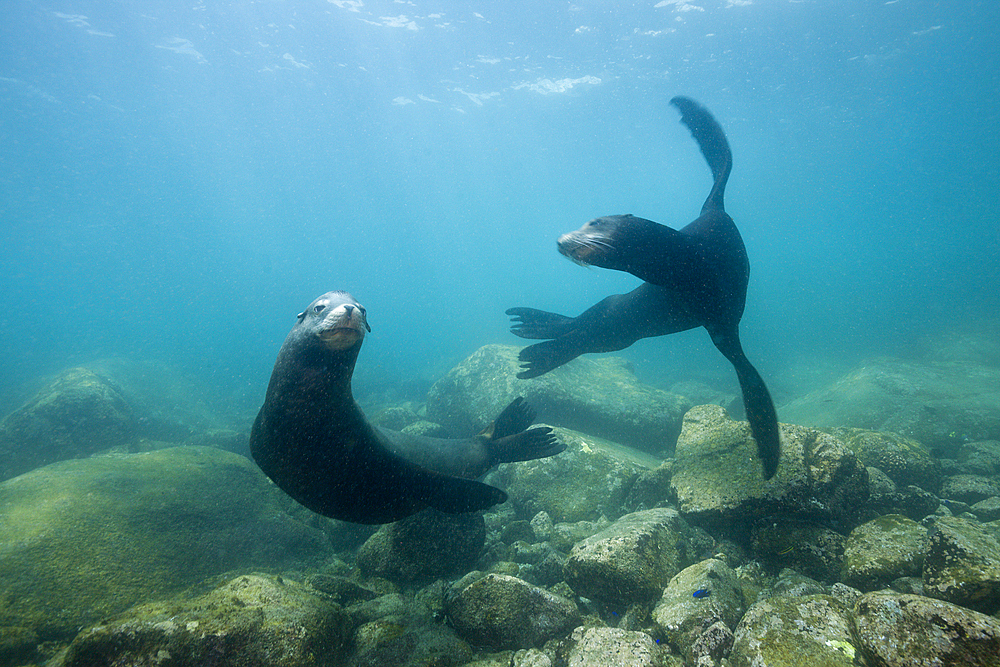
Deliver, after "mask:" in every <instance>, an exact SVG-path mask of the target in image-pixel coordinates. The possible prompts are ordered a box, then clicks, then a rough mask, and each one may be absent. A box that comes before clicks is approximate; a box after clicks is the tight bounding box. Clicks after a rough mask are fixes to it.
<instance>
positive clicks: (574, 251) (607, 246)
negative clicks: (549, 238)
mask: <svg viewBox="0 0 1000 667" xmlns="http://www.w3.org/2000/svg"><path fill="white" fill-rule="evenodd" d="M599 220H601V219H600V218H598V219H596V220H591V221H590V222H588V223H587V224H585V225H584V226H583V227H581V228H580V229H578V230H576V231H573V232H569V233H566V234H563V235H562V236H560V237H559V240H558V241H557V242H556V243H557V245H558V246H559V252H560V253H562V254H563V255H564V256H566V257H568V258H569V259H571V260H573V261H574V262H576V263H577V264H583V265H584V266H587V265H590V264H595V263H596V261H597V260H599V259H600V258H601V257H602V256H605V255H607V254H608V253H609V252H610V251H611V250H613V247H612V245H611V237H610V236H609V235H608V233H607V232H606V231H605V230H603V229H602V228H601V226H600V225H598V224H594V223H597V222H598V221H599Z"/></svg>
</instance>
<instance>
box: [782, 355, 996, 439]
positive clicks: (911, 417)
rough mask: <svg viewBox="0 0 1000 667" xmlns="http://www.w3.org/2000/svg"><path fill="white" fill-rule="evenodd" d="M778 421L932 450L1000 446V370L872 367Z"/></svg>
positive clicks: (928, 364) (963, 365)
mask: <svg viewBox="0 0 1000 667" xmlns="http://www.w3.org/2000/svg"><path fill="white" fill-rule="evenodd" d="M778 413H779V414H780V415H781V416H782V418H783V419H786V420H789V421H792V422H795V423H797V424H806V425H809V426H815V427H844V426H846V427H853V428H862V429H869V430H872V431H892V432H895V433H899V434H901V435H903V436H905V437H907V438H914V439H916V440H918V441H919V442H921V443H923V444H924V445H926V446H928V447H957V446H959V445H961V444H962V443H964V442H968V441H970V440H1000V367H996V366H982V365H977V364H972V363H967V362H958V361H938V360H925V361H902V360H899V359H891V358H882V359H874V360H872V361H870V362H868V363H867V364H866V365H864V366H862V367H861V368H857V369H855V370H853V371H851V372H850V373H848V374H847V375H845V376H844V377H842V378H840V379H839V380H837V381H836V382H834V383H832V384H831V385H830V386H828V387H826V388H824V389H820V390H818V391H814V392H811V393H810V394H808V395H806V396H804V397H802V398H799V399H796V400H794V401H792V402H790V403H788V404H787V405H784V406H782V407H781V409H780V410H779V411H778Z"/></svg>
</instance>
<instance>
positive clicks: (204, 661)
mask: <svg viewBox="0 0 1000 667" xmlns="http://www.w3.org/2000/svg"><path fill="white" fill-rule="evenodd" d="M349 636H350V622H349V619H348V618H347V615H346V614H344V612H343V611H341V609H340V607H339V606H338V605H336V604H334V603H332V602H327V601H326V600H324V599H322V598H321V597H319V596H317V595H316V594H315V593H312V592H311V591H310V589H309V588H307V587H305V586H303V585H302V584H299V583H296V582H293V581H288V580H285V579H282V578H281V577H275V576H269V575H260V574H254V575H244V576H239V577H236V578H235V579H232V580H230V581H227V582H225V583H224V584H222V585H221V586H219V587H217V588H216V589H214V590H212V591H210V592H208V593H206V594H204V595H201V596H198V597H196V598H193V599H190V598H187V597H183V596H182V597H178V598H176V599H171V600H168V601H164V602H154V603H149V604H144V605H140V606H137V607H133V608H132V609H129V610H128V611H127V612H126V613H124V614H122V615H120V616H118V617H116V618H114V619H111V620H106V621H102V622H101V623H100V624H99V625H96V626H93V627H90V628H88V629H86V630H84V631H83V632H81V633H80V634H79V635H78V636H77V637H76V639H74V640H73V642H72V644H70V646H69V648H68V649H67V650H66V651H64V652H63V653H62V654H61V655H59V656H57V658H56V659H55V660H54V661H53V662H51V663H49V664H50V667H93V666H94V665H161V664H162V665H166V664H169V665H172V666H175V667H201V666H202V665H218V666H219V667H238V666H240V665H268V667H338V666H339V665H342V664H343V663H344V660H343V656H344V653H345V650H344V647H345V644H346V643H347V639H348V637H349Z"/></svg>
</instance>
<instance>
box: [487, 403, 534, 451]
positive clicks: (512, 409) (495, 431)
mask: <svg viewBox="0 0 1000 667" xmlns="http://www.w3.org/2000/svg"><path fill="white" fill-rule="evenodd" d="M533 421H535V411H534V409H532V407H531V406H530V405H528V402H527V401H526V400H524V397H523V396H518V397H517V398H515V399H514V400H513V401H511V402H510V405H508V406H507V407H506V408H504V409H503V412H501V413H500V416H499V417H497V418H496V419H494V420H493V423H492V424H490V425H489V426H488V427H487V428H486V430H485V431H483V432H482V433H481V434H480V435H484V436H486V437H487V438H489V439H490V440H499V439H500V438H505V437H507V436H508V435H514V434H516V433H520V432H521V431H523V430H524V429H526V428H528V427H529V426H531V422H533Z"/></svg>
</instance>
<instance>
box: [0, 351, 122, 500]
mask: <svg viewBox="0 0 1000 667" xmlns="http://www.w3.org/2000/svg"><path fill="white" fill-rule="evenodd" d="M136 427H137V423H136V418H135V415H134V414H133V412H132V408H131V407H130V406H129V404H128V403H127V402H126V400H125V398H124V397H123V396H122V394H121V392H120V391H119V390H118V388H117V387H116V386H114V385H113V384H111V383H110V382H108V381H107V380H106V379H105V378H103V377H101V376H99V375H97V374H96V373H94V372H93V371H91V370H88V369H86V368H70V369H69V370H66V371H63V372H62V373H60V374H59V375H58V376H57V377H56V378H55V379H54V380H52V381H51V382H49V383H48V384H47V385H46V386H45V387H44V388H43V389H42V390H41V391H39V392H38V393H37V394H36V395H35V397H34V398H32V399H31V400H30V401H28V403H27V404H25V405H24V406H23V407H21V408H20V409H18V410H15V411H14V412H12V413H11V414H9V415H7V417H5V418H4V419H3V421H2V422H0V481H3V480H5V479H10V478H12V477H16V476H17V475H20V474H23V473H26V472H28V471H29V470H34V469H35V468H39V467H41V466H44V465H48V464H50V463H55V462H56V461H65V460H67V459H76V458H83V457H86V456H90V455H91V454H94V453H96V452H99V451H103V450H106V449H111V448H113V447H122V446H125V445H127V444H129V443H130V442H132V441H133V440H134V439H135V436H136Z"/></svg>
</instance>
